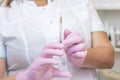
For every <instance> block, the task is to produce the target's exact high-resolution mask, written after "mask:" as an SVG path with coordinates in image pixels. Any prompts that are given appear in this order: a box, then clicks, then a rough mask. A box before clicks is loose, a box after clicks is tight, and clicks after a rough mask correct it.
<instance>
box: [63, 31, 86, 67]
mask: <svg viewBox="0 0 120 80" xmlns="http://www.w3.org/2000/svg"><path fill="white" fill-rule="evenodd" d="M62 43H63V44H64V45H65V46H66V48H65V52H66V56H67V58H68V60H69V62H71V63H72V64H73V65H74V66H77V67H80V66H81V64H82V63H83V62H84V59H85V57H86V55H87V47H86V44H85V41H84V39H83V38H82V36H81V35H80V34H78V33H76V32H71V31H69V30H67V29H66V30H65V31H64V40H63V41H62Z"/></svg>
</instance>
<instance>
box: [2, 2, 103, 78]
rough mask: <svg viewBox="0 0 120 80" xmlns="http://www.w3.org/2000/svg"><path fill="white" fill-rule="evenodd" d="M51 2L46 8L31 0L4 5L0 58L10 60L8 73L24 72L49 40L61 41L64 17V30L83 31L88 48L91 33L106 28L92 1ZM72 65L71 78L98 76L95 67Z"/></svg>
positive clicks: (81, 32) (70, 66)
mask: <svg viewBox="0 0 120 80" xmlns="http://www.w3.org/2000/svg"><path fill="white" fill-rule="evenodd" d="M48 1H49V3H48V5H47V6H44V7H37V6H36V5H35V3H34V2H33V1H29V0H28V1H24V3H19V4H18V2H16V1H13V2H12V6H11V8H5V7H0V57H3V58H6V59H7V65H8V68H7V69H8V70H7V71H8V76H10V75H13V74H16V73H18V72H20V71H24V70H25V69H26V68H27V67H28V66H29V64H31V63H32V61H33V60H34V59H35V58H36V57H37V56H38V55H39V53H40V51H41V49H42V48H43V46H44V45H45V44H46V43H49V42H56V41H57V42H58V41H59V27H60V21H59V19H60V16H62V17H63V31H64V29H66V28H67V29H70V30H71V31H75V32H79V33H80V34H81V35H82V36H83V38H85V40H86V43H87V47H88V48H90V47H91V33H92V32H95V31H105V30H104V27H103V24H102V22H101V21H100V19H99V17H98V15H97V13H96V10H95V9H94V7H93V5H92V4H91V2H90V1H89V0H54V1H53V2H50V0H48ZM65 60H66V59H65ZM65 62H67V61H65ZM65 64H67V63H65ZM68 67H69V70H70V72H71V73H72V75H73V78H72V79H71V80H96V79H97V78H96V71H95V69H89V68H85V69H82V68H77V67H74V66H72V65H70V64H69V63H68ZM55 80H58V79H55ZM60 80H63V79H60Z"/></svg>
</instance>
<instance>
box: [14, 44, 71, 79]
mask: <svg viewBox="0 0 120 80" xmlns="http://www.w3.org/2000/svg"><path fill="white" fill-rule="evenodd" d="M63 48H64V45H63V44H60V43H50V44H47V45H45V47H44V48H43V50H42V51H41V53H40V55H39V56H38V57H37V58H36V59H35V60H34V62H33V63H32V64H31V65H30V66H29V68H28V69H27V70H26V71H25V72H22V73H19V74H17V76H16V80H50V79H52V78H53V77H63V78H71V74H70V73H69V72H68V71H62V70H59V69H56V68H54V67H53V65H58V64H59V61H56V60H54V59H52V57H53V56H62V55H63V53H62V52H61V49H63Z"/></svg>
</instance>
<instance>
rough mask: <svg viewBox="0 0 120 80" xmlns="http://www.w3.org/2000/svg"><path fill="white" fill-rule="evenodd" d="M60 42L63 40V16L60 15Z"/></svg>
mask: <svg viewBox="0 0 120 80" xmlns="http://www.w3.org/2000/svg"><path fill="white" fill-rule="evenodd" d="M59 30H60V31H59V42H60V43H61V42H62V16H60V29H59Z"/></svg>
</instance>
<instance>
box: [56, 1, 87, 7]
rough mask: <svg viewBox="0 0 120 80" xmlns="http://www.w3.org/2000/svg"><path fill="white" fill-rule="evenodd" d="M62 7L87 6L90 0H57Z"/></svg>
mask: <svg viewBox="0 0 120 80" xmlns="http://www.w3.org/2000/svg"><path fill="white" fill-rule="evenodd" d="M55 1H56V2H57V5H59V8H60V9H72V8H76V7H86V6H87V5H88V3H89V0H55Z"/></svg>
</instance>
